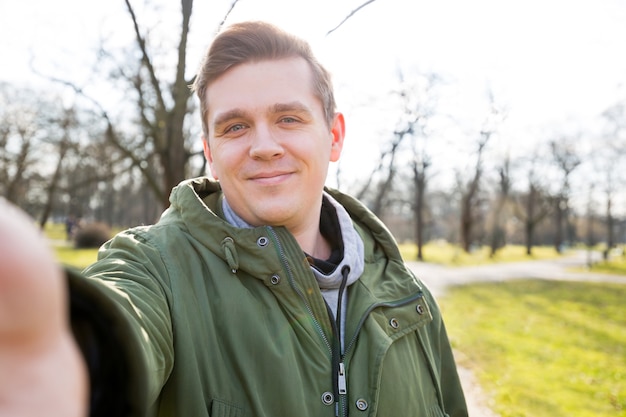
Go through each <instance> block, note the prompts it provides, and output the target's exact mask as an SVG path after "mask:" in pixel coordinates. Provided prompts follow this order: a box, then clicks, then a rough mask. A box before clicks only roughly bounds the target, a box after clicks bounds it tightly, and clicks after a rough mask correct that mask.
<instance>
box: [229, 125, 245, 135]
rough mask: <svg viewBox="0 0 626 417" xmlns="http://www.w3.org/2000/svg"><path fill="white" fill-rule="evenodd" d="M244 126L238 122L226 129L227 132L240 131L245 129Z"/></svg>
mask: <svg viewBox="0 0 626 417" xmlns="http://www.w3.org/2000/svg"><path fill="white" fill-rule="evenodd" d="M243 128H244V126H243V125H242V124H241V123H238V124H236V125H232V126H230V127H229V128H228V129H226V131H227V132H229V133H235V132H238V131H240V130H243Z"/></svg>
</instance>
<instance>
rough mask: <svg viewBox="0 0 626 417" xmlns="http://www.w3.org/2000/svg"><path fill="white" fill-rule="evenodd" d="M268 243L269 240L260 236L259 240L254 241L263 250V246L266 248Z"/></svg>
mask: <svg viewBox="0 0 626 417" xmlns="http://www.w3.org/2000/svg"><path fill="white" fill-rule="evenodd" d="M268 243H270V240H269V239H268V238H266V237H265V236H261V237H260V238H258V239H257V240H256V244H257V245H258V246H259V247H261V248H264V247H265V246H267V244H268Z"/></svg>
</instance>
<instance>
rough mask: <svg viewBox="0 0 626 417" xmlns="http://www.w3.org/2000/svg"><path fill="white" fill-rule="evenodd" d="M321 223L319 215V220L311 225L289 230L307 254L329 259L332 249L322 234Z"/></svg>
mask: <svg viewBox="0 0 626 417" xmlns="http://www.w3.org/2000/svg"><path fill="white" fill-rule="evenodd" d="M319 224H320V219H319V217H317V220H316V221H314V222H312V223H311V225H306V226H305V227H303V228H301V229H299V230H289V231H290V232H291V234H292V235H293V237H294V238H295V239H296V241H297V242H298V244H299V245H300V247H301V248H302V250H303V251H304V252H305V253H306V254H308V255H309V256H312V257H314V258H318V259H328V258H329V257H330V254H331V250H332V249H331V246H330V244H329V243H328V241H327V240H326V239H325V238H324V236H322V233H321V232H320V227H319ZM288 229H289V228H288Z"/></svg>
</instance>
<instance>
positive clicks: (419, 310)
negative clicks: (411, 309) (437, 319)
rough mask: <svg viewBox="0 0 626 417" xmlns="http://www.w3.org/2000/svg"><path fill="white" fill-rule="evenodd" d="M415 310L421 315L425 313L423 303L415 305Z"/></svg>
mask: <svg viewBox="0 0 626 417" xmlns="http://www.w3.org/2000/svg"><path fill="white" fill-rule="evenodd" d="M415 311H417V314H419V315H420V316H421V315H422V314H424V306H423V305H421V304H418V305H417V306H416V307H415Z"/></svg>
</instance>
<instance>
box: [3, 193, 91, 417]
mask: <svg viewBox="0 0 626 417" xmlns="http://www.w3.org/2000/svg"><path fill="white" fill-rule="evenodd" d="M66 286H67V283H66V280H65V278H64V276H63V272H62V270H61V268H60V266H59V265H58V264H57V263H56V262H55V260H54V256H53V254H52V252H51V251H50V249H49V248H48V246H47V243H46V241H45V239H44V238H43V237H42V236H41V235H40V233H39V231H38V230H37V228H36V227H35V226H34V224H33V222H32V220H31V219H29V218H28V216H26V215H25V214H24V213H23V212H21V211H20V210H19V209H17V208H16V207H14V206H12V205H10V204H9V203H7V202H5V201H3V200H2V199H0V417H5V416H11V417H26V416H33V417H35V416H37V417H40V416H77V417H78V416H85V415H87V402H88V400H87V395H88V394H87V392H88V382H87V371H86V366H85V364H84V361H83V359H82V356H81V354H80V352H79V350H78V347H77V346H76V343H75V342H74V338H73V336H72V332H71V329H70V324H69V316H68V310H69V307H68V306H69V304H68V300H67V290H66Z"/></svg>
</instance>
